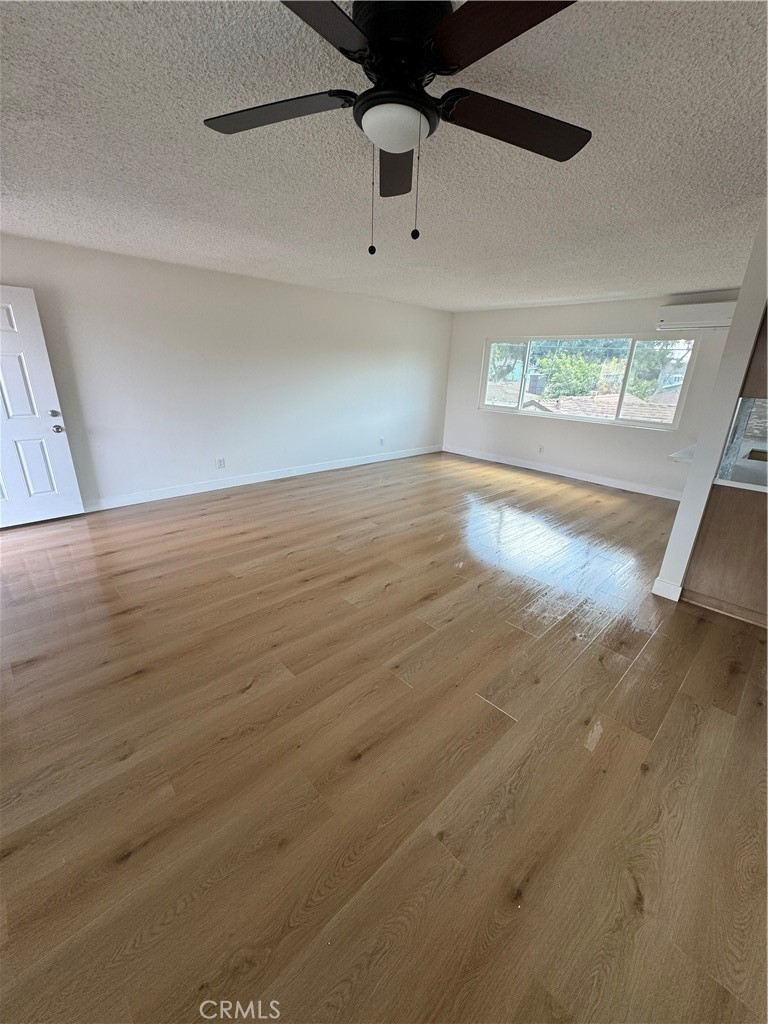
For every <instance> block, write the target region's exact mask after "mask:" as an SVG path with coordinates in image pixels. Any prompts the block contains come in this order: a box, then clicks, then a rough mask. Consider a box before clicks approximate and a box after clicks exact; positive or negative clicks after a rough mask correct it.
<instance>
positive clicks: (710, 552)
mask: <svg viewBox="0 0 768 1024" xmlns="http://www.w3.org/2000/svg"><path fill="white" fill-rule="evenodd" d="M767 507H768V495H766V494H764V493H763V492H762V491H748V490H742V489H741V488H739V487H723V486H721V485H718V484H716V485H715V486H714V487H713V488H712V490H711V492H710V495H709V501H708V502H707V507H706V509H705V510H704V516H703V518H702V520H701V526H700V527H699V535H698V537H697V538H696V544H695V546H694V549H693V554H692V556H691V561H690V564H689V566H688V571H687V573H686V575H685V584H684V587H683V595H682V596H683V600H685V601H690V602H691V603H692V604H698V605H703V606H704V607H706V608H713V609H714V610H715V611H721V612H725V613H726V614H728V615H734V616H735V617H736V618H739V619H744V620H745V621H747V622H756V623H757V624H758V625H761V626H764V625H765V624H766V526H767V525H768V524H767V522H766V508H767Z"/></svg>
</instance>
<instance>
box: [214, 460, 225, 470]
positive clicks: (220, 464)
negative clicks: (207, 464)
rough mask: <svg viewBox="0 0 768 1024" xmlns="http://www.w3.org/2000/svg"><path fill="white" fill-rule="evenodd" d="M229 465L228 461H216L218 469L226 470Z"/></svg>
mask: <svg viewBox="0 0 768 1024" xmlns="http://www.w3.org/2000/svg"><path fill="white" fill-rule="evenodd" d="M226 465H227V460H226V459H216V469H224V467H225V466H226Z"/></svg>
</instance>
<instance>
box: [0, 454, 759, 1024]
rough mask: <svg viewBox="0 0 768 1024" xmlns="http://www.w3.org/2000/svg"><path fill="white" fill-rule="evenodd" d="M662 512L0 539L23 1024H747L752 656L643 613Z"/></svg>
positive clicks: (719, 624)
mask: <svg viewBox="0 0 768 1024" xmlns="http://www.w3.org/2000/svg"><path fill="white" fill-rule="evenodd" d="M674 512H675V505H674V503H673V502H670V501H667V500H664V499H660V498H655V497H652V496H649V495H638V494H630V493H628V492H623V491H618V490H611V489H610V488H606V487H600V486H595V485H591V484H587V483H584V482H578V481H570V480H567V479H566V478H564V477H554V476H546V475H543V474H536V473H532V472H530V471H527V470H519V469H514V468H511V467H502V466H496V465H492V464H488V463H479V462H474V461H473V460H471V459H466V458H463V457H458V456H449V455H444V454H434V455H427V456H423V457H418V458H413V459H403V460H399V461H395V462H389V463H380V464H376V465H370V466H360V467H356V468H353V469H345V470H334V471H330V472H327V473H321V474H315V475H309V476H303V477H300V478H296V479H292V480H291V479H288V480H279V481H271V482H268V483H264V484H259V485H253V486H246V487H241V488H236V489H233V490H229V491H217V492H211V493H209V494H199V495H190V496H186V497H182V498H177V499H170V500H168V501H164V502H156V503H151V504H145V505H139V506H132V507H127V508H119V509H113V510H109V511H106V512H102V513H97V514H93V515H88V516H83V517H77V518H73V519H69V520H65V521H60V522H51V523H45V524H40V525H37V526H32V527H24V528H19V529H13V530H8V531H4V532H3V533H2V534H1V535H0V548H1V549H2V557H3V569H4V581H3V583H4V585H3V588H2V594H1V595H0V602H1V605H0V606H1V607H2V615H0V634H1V636H2V641H3V642H2V665H3V669H4V671H3V679H2V684H3V685H2V691H1V693H0V709H1V710H2V719H1V720H0V730H1V731H0V735H1V736H2V745H1V746H0V767H2V776H1V777H0V809H2V812H3V813H2V821H1V824H2V838H1V844H0V870H1V871H2V882H3V897H2V902H0V945H2V950H3V967H4V971H3V993H2V995H3V1007H2V1019H3V1021H6V1020H7V1021H8V1024H31V1022H32V1021H49V1022H50V1024H123V1022H125V1024H182V1022H183V1024H187V1022H193V1021H199V1020H200V1019H202V1018H201V1016H200V1003H201V1002H202V1000H204V999H206V998H210V999H213V1000H216V1001H218V1000H230V1001H232V1002H234V1001H236V1000H238V999H239V1000H241V1001H242V1002H243V1003H244V1004H246V1005H247V1004H248V1003H249V1002H250V1001H251V1000H258V999H261V1000H262V1003H263V1005H266V1003H268V1001H269V1000H271V999H277V1000H279V1001H280V1006H281V1020H284V1021H285V1022H286V1024H309V1022H317V1024H320V1022H322V1021H338V1022H340V1024H406V1022H414V1024H422V1022H424V1024H426V1022H436V1024H437V1022H439V1024H534V1022H536V1024H545V1022H553V1024H554V1022H559V1024H565V1022H569V1024H580V1022H581V1021H585V1022H586V1021H594V1022H596V1024H618V1022H619V1021H624V1022H631V1024H645V1022H657V1024H689V1022H690V1024H704V1022H706V1024H731V1022H733V1024H742V1022H743V1024H763V1022H764V1020H765V1004H764V1001H763V999H762V981H763V976H764V970H765V942H764V928H765V918H764V905H763V903H762V902H761V899H762V898H763V896H764V886H765V872H764V861H765V807H764V797H765V759H764V753H765V703H766V696H765V694H766V691H765V686H766V682H765V680H766V673H765V650H766V646H765V632H764V631H761V630H758V629H756V628H755V627H751V626H750V627H743V626H741V625H740V624H737V623H734V622H733V621H732V620H727V619H725V618H723V617H722V616H719V615H717V614H716V613H702V612H700V611H698V610H696V609H692V608H687V607H683V606H676V605H674V604H673V603H671V602H668V601H663V600H661V599H659V598H656V597H653V596H652V595H651V594H650V593H649V591H650V583H651V581H652V580H653V578H654V577H655V575H656V574H657V570H658V565H659V563H660V559H661V556H662V554H663V550H664V545H665V541H666V537H667V535H668V532H669V529H670V527H671V524H672V520H673V517H674ZM224 1019H226V1018H224Z"/></svg>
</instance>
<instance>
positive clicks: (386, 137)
mask: <svg viewBox="0 0 768 1024" xmlns="http://www.w3.org/2000/svg"><path fill="white" fill-rule="evenodd" d="M361 127H362V129H363V131H364V132H365V134H366V135H367V136H368V138H369V139H370V140H371V142H372V143H373V144H374V146H378V148H379V149H383V150H384V151H385V152H386V153H409V152H410V151H411V150H413V149H416V148H417V147H418V145H419V138H422V139H426V138H427V136H428V135H429V134H430V126H429V121H428V120H427V119H426V117H424V115H423V114H422V113H421V111H420V110H417V109H416V108H415V107H409V106H406V105H405V104H404V103H377V104H376V106H373V107H369V109H368V110H366V112H365V113H364V114H363V116H362V118H361Z"/></svg>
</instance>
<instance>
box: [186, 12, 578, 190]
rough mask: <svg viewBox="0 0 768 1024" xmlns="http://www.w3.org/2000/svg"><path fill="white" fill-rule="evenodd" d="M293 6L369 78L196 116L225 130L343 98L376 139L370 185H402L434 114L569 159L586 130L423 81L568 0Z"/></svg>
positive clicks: (334, 104) (475, 56) (327, 106)
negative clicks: (348, 86)
mask: <svg viewBox="0 0 768 1024" xmlns="http://www.w3.org/2000/svg"><path fill="white" fill-rule="evenodd" d="M282 2H283V4H284V5H285V6H286V7H288V8H289V9H290V10H291V11H293V13H294V14H296V15H298V17H299V18H301V19H302V21H304V22H306V24H307V25H309V26H310V27H311V28H313V29H314V30H315V31H316V32H318V33H319V34H320V35H321V36H322V37H323V38H324V39H326V40H327V41H328V42H329V43H330V44H331V45H332V46H335V47H336V49H337V50H339V52H340V53H342V54H343V55H344V56H345V57H346V58H347V59H348V60H351V61H353V62H354V63H356V64H360V65H361V67H362V69H363V71H364V72H365V74H366V75H367V76H368V78H369V79H370V81H371V82H372V83H373V87H372V88H370V89H367V90H366V91H365V92H361V93H360V94H359V95H357V94H356V93H353V92H349V91H347V90H345V89H330V90H329V91H327V92H318V93H313V94H311V95H309V96H297V97H296V98H294V99H290V100H280V101H278V102H277V103H266V104H264V105H263V106H259V107H248V108H246V109H245V110H235V111H233V112H232V113H230V114H221V115H220V116H218V117H209V118H207V119H206V120H205V122H204V123H205V124H206V125H207V126H208V127H209V128H213V129H214V130H215V131H218V132H223V133H224V134H226V135H231V134H234V133H236V132H243V131H248V130H249V129H251V128H260V127H262V126H263V125H268V124H275V123H277V122H278V121H288V120H290V119H291V118H295V117H304V116H306V115H307V114H317V113H320V112H321V111H325V110H333V109H337V108H341V107H351V108H352V114H353V116H354V119H355V121H356V123H357V125H358V126H359V127H360V128H361V129H362V130H363V132H365V134H366V135H367V136H368V138H369V139H370V140H371V142H373V144H374V145H375V146H378V147H379V150H380V155H379V161H380V162H379V193H380V195H382V196H399V195H405V194H406V193H407V192H410V191H411V179H412V176H413V151H414V149H416V148H417V147H419V146H420V144H421V142H422V140H424V139H427V138H428V137H429V136H430V135H432V134H433V132H434V131H435V130H436V129H437V127H438V125H439V123H440V121H441V120H443V121H448V122H449V124H455V125H458V126H459V127H461V128H468V129H470V131H475V132H479V133H480V134H481V135H489V136H491V137H492V138H494V139H500V140H501V141H502V142H508V143H510V144H511V145H513V146H519V147H520V148H521V149H527V150H529V151H530V152H532V153H539V154H540V155H541V156H545V157H549V159H550V160H559V161H563V160H569V159H570V158H571V157H572V156H575V155H576V153H578V152H579V150H580V149H582V148H583V147H584V146H586V144H587V143H588V142H589V140H590V138H591V137H592V133H591V132H589V131H587V129H586V128H579V127H578V126H577V125H573V124H569V123H568V122H567V121H560V120H558V119H557V118H554V117H548V116H547V115H546V114H539V113H537V112H536V111H534V110H527V109H526V108H525V107H518V106H516V105H515V104H514V103H507V102H505V101H504V100H500V99H495V98H494V97H492V96H485V95H483V94H482V93H479V92H473V91H472V90H471V89H450V90H449V91H448V92H447V93H445V95H444V96H442V97H441V98H440V99H436V98H435V97H433V96H430V95H429V94H428V93H427V92H426V91H425V87H426V86H427V85H429V83H430V82H431V81H432V80H433V79H434V78H435V76H436V75H455V74H456V73H457V72H459V71H463V70H464V69H465V68H467V67H469V66H470V65H471V64H474V62H475V61H477V60H480V58H481V57H485V56H486V55H487V54H489V53H492V52H493V51H494V50H497V49H498V48H499V47H500V46H503V45H504V44H505V43H508V42H509V41H510V40H511V39H515V38H516V37H517V36H520V35H522V34H523V33H524V32H527V31H528V30H529V29H532V28H534V27H535V26H536V25H539V24H540V23H541V22H542V21H546V20H547V18H551V17H552V16H553V15H555V14H558V13H559V12H560V11H562V10H563V9H564V8H566V7H570V6H571V4H572V3H574V2H575V0H562V2H561V0H540V2H527V0H511V2H504V0H466V2H465V3H463V4H462V5H461V6H460V7H459V8H457V9H456V10H454V9H453V4H452V3H450V0H426V2H425V0H355V3H354V4H353V6H352V18H349V17H348V16H347V15H346V14H345V12H344V11H343V10H342V9H341V8H340V7H339V6H338V5H337V4H335V3H333V2H331V0H282Z"/></svg>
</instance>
